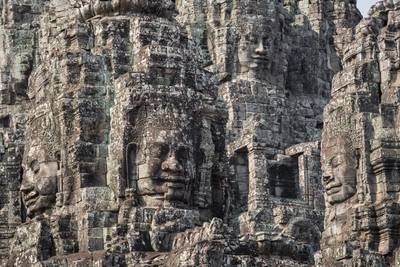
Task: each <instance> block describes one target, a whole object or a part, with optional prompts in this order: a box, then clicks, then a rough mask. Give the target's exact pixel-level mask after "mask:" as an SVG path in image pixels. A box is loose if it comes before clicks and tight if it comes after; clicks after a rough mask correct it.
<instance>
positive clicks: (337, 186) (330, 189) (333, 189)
mask: <svg viewBox="0 0 400 267" xmlns="http://www.w3.org/2000/svg"><path fill="white" fill-rule="evenodd" d="M341 189H342V183H330V184H328V185H327V186H326V193H327V194H328V195H331V194H335V193H338V192H339V191H340V190H341Z"/></svg>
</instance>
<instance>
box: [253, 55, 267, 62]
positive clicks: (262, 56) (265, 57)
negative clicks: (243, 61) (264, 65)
mask: <svg viewBox="0 0 400 267" xmlns="http://www.w3.org/2000/svg"><path fill="white" fill-rule="evenodd" d="M251 58H252V59H255V60H262V61H265V60H268V57H267V56H266V55H254V56H252V57H251Z"/></svg>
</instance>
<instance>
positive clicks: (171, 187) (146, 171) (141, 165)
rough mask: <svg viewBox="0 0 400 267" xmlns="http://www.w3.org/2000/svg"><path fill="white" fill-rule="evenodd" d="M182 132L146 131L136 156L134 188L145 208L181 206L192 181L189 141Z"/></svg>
mask: <svg viewBox="0 0 400 267" xmlns="http://www.w3.org/2000/svg"><path fill="white" fill-rule="evenodd" d="M182 129H183V128H180V129H178V128H172V129H171V128H167V127H163V128H161V127H157V128H152V129H147V132H146V134H145V136H144V137H143V141H142V143H141V145H140V146H139V148H138V153H137V155H138V156H139V159H138V162H137V170H138V175H137V176H138V177H137V187H138V193H139V195H141V196H142V197H143V200H144V202H145V203H144V205H146V206H162V205H163V204H164V200H167V201H169V202H170V203H172V202H173V203H178V204H182V205H183V204H184V203H186V202H187V201H188V197H189V194H190V188H189V187H190V185H191V181H192V180H193V179H194V173H195V170H194V166H195V165H194V159H193V141H192V140H191V139H190V137H189V135H186V134H187V133H186V132H182Z"/></svg>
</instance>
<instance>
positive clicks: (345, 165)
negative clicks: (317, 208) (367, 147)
mask: <svg viewBox="0 0 400 267" xmlns="http://www.w3.org/2000/svg"><path fill="white" fill-rule="evenodd" d="M323 151H324V153H323V155H322V159H323V161H322V176H323V185H324V188H325V192H326V196H327V199H326V201H328V202H329V203H330V204H331V205H333V204H336V203H341V202H344V201H346V200H348V199H349V198H351V197H352V196H353V195H354V194H355V193H356V183H357V173H356V168H357V161H356V159H355V156H354V153H353V151H350V146H349V145H348V143H347V142H346V141H345V140H343V139H333V140H329V141H328V142H327V144H326V147H324V146H323Z"/></svg>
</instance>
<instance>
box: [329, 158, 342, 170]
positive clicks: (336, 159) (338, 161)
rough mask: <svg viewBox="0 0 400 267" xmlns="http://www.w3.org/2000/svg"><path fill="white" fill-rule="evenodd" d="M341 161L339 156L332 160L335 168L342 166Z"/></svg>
mask: <svg viewBox="0 0 400 267" xmlns="http://www.w3.org/2000/svg"><path fill="white" fill-rule="evenodd" d="M340 164H341V162H340V158H339V157H334V158H333V159H332V161H331V166H332V167H333V168H335V167H338V166H340Z"/></svg>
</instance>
